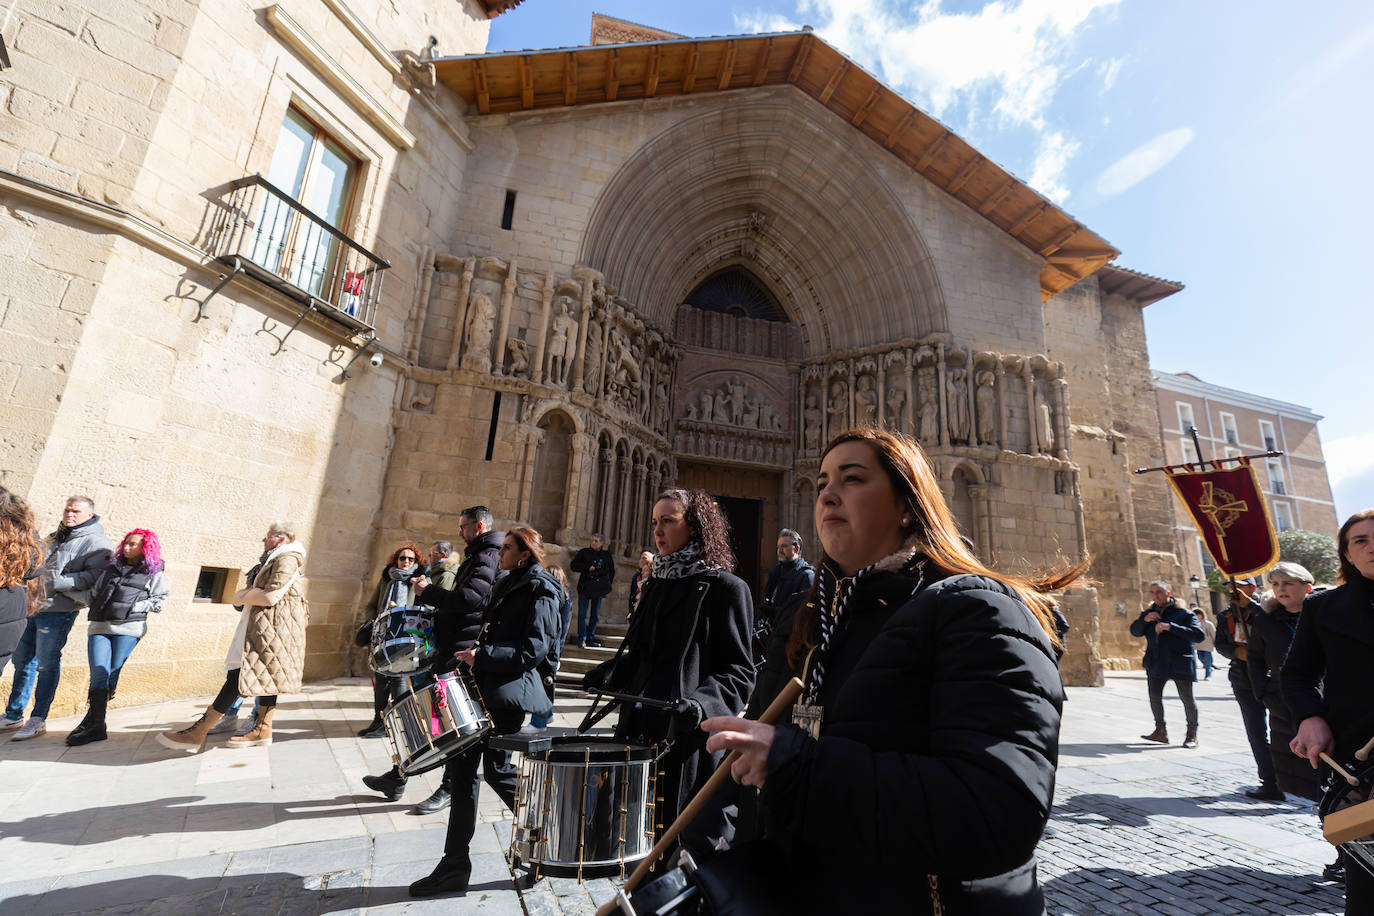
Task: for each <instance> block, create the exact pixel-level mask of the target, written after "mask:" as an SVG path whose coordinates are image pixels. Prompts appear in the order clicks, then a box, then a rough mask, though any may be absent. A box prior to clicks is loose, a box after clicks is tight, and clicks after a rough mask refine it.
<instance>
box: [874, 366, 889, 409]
mask: <svg viewBox="0 0 1374 916" xmlns="http://www.w3.org/2000/svg"><path fill="white" fill-rule="evenodd" d="M876 378H877V381H876V382H875V384H876V385H877V386H878V418H877V421H878V422H877V424H876V425H878V426H887V354H886V353H880V354H879V355H878V371H877V376H876Z"/></svg>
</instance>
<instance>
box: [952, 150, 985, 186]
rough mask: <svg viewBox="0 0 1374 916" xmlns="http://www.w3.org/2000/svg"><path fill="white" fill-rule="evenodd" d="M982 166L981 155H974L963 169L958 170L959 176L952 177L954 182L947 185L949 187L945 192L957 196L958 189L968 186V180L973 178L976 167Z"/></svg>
mask: <svg viewBox="0 0 1374 916" xmlns="http://www.w3.org/2000/svg"><path fill="white" fill-rule="evenodd" d="M982 164H983V154H982V153H974V154H973V158H972V159H970V160H969V161H968V162H967V163H965V164H964V167H963V168H962V169H960V170H959V174H957V175H955V176H954V180H953V181H951V182H950V183H949V187H947V188H945V190H946V191H948V192H949V193H951V194H958V193H959V189H960V188H962V187H963V186H964V185H966V184H968V180H969V179H970V178H972V177H973V173H974V172H976V171H978V166H980V165H982Z"/></svg>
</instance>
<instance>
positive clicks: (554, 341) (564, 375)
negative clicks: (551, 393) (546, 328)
mask: <svg viewBox="0 0 1374 916" xmlns="http://www.w3.org/2000/svg"><path fill="white" fill-rule="evenodd" d="M571 301H572V300H570V299H569V298H568V297H567V296H559V297H558V314H557V315H556V316H554V319H553V333H552V335H551V336H550V337H549V378H551V379H553V380H554V381H555V382H557V383H558V384H559V385H566V384H568V370H569V369H570V368H571V367H572V360H573V355H574V354H575V353H576V352H577V322H576V321H575V320H574V319H573V317H572V316H571V315H570V314H568V303H569V302H571Z"/></svg>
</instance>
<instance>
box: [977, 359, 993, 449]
mask: <svg viewBox="0 0 1374 916" xmlns="http://www.w3.org/2000/svg"><path fill="white" fill-rule="evenodd" d="M993 380H994V379H993V374H992V373H991V372H989V371H988V370H986V369H984V370H983V371H982V372H979V373H978V379H977V381H978V392H977V394H975V395H974V400H975V401H976V402H977V406H978V443H979V444H980V445H996V444H997V394H996V392H994V391H993V390H992V383H993Z"/></svg>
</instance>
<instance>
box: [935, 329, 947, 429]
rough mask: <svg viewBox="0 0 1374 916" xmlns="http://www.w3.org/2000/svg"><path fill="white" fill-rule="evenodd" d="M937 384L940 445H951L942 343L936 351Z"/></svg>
mask: <svg viewBox="0 0 1374 916" xmlns="http://www.w3.org/2000/svg"><path fill="white" fill-rule="evenodd" d="M935 383H936V385H937V386H938V390H937V393H936V404H937V405H938V406H939V408H940V422H939V423H938V424H937V425H938V426H939V427H940V444H941V445H949V401H948V400H946V398H947V397H948V395H947V393H946V388H947V387H948V386H947V385H946V384H945V345H944V344H943V343H941V344H940V345H939V346H938V347H936V350H935Z"/></svg>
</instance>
